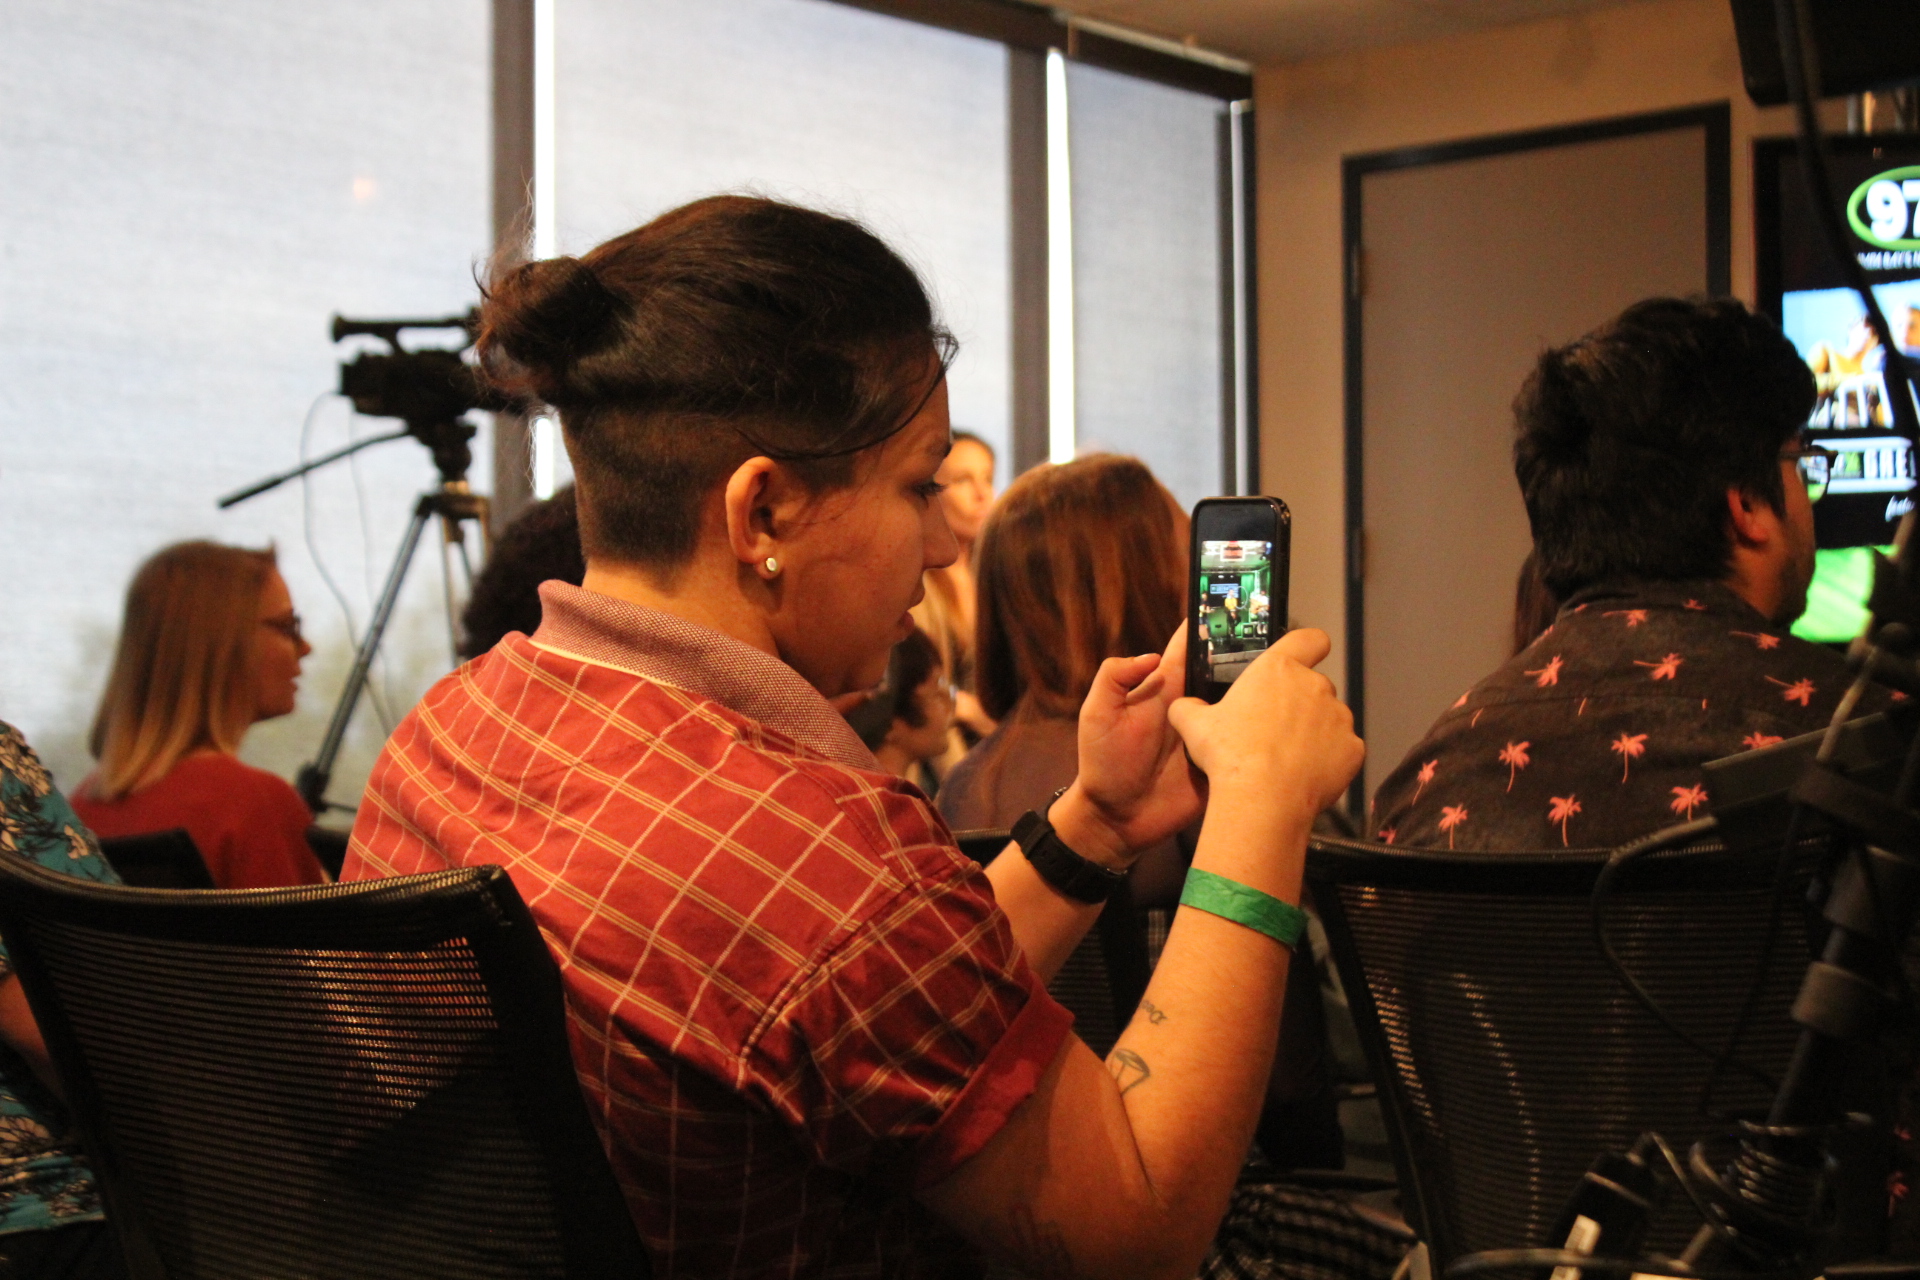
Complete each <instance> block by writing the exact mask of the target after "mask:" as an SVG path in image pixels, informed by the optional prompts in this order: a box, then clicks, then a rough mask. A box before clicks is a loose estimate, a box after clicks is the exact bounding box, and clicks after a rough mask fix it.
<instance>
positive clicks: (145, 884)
mask: <svg viewBox="0 0 1920 1280" xmlns="http://www.w3.org/2000/svg"><path fill="white" fill-rule="evenodd" d="M100 853H101V855H102V856H104V857H105V858H106V860H107V865H108V866H110V867H112V868H113V870H114V874H115V875H117V876H119V877H120V880H121V882H122V883H123V884H131V885H138V886H139V887H140V888H142V889H211V888H213V874H212V873H211V872H209V871H208V870H207V863H206V859H204V858H202V857H201V856H200V846H199V845H197V844H195V843H194V842H193V837H192V836H190V835H188V834H187V832H186V830H185V829H184V828H180V827H175V828H174V829H173V830H171V831H156V832H153V833H152V834H151V835H139V836H116V837H113V838H111V839H106V840H102V841H101V842H100Z"/></svg>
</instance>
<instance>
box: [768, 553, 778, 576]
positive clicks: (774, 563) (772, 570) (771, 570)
mask: <svg viewBox="0 0 1920 1280" xmlns="http://www.w3.org/2000/svg"><path fill="white" fill-rule="evenodd" d="M779 572H780V562H779V561H778V560H776V559H774V558H773V557H772V556H768V557H767V576H768V577H769V578H771V577H775V576H777V575H778V574H779Z"/></svg>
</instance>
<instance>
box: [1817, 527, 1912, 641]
mask: <svg viewBox="0 0 1920 1280" xmlns="http://www.w3.org/2000/svg"><path fill="white" fill-rule="evenodd" d="M1876 550H1877V551H1879V552H1880V554H1881V555H1884V556H1890V555H1892V554H1893V548H1892V547H1823V548H1820V549H1819V550H1816V551H1815V552H1814V553H1813V555H1814V566H1813V582H1812V583H1811V584H1810V585H1809V586H1808V587H1807V611H1806V612H1805V613H1803V614H1801V615H1800V621H1798V622H1796V623H1794V624H1793V634H1795V635H1796V636H1799V637H1800V638H1801V639H1802V640H1814V641H1819V642H1832V641H1847V640H1851V639H1853V638H1854V637H1855V636H1857V635H1859V634H1860V628H1861V627H1863V626H1865V625H1866V622H1867V596H1868V594H1869V593H1870V592H1871V591H1872V590H1873V553H1874V552H1875V551H1876Z"/></svg>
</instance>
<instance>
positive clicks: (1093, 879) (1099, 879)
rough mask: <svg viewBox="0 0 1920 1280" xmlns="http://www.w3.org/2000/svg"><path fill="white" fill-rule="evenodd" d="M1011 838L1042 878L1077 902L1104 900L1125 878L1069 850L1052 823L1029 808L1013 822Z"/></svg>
mask: <svg viewBox="0 0 1920 1280" xmlns="http://www.w3.org/2000/svg"><path fill="white" fill-rule="evenodd" d="M1056 798H1057V797H1056ZM1048 807H1049V808H1051V807H1052V806H1051V805H1049V806H1048ZM1013 839H1014V843H1016V844H1018V845H1019V846H1020V850H1021V852H1023V853H1025V854H1026V855H1027V862H1028V863H1029V864H1030V865H1031V866H1032V867H1033V869H1034V870H1035V871H1036V872H1038V873H1039V876H1040V878H1041V879H1042V880H1045V881H1046V882H1047V883H1048V884H1050V885H1052V886H1053V887H1054V888H1055V889H1058V890H1059V891H1060V892H1061V893H1064V894H1066V895H1067V896H1068V897H1069V898H1072V899H1074V900H1076V901H1078V902H1086V903H1096V902H1105V901H1106V900H1107V899H1108V898H1111V897H1112V896H1113V893H1114V890H1116V889H1118V888H1119V887H1120V886H1121V885H1123V884H1125V883H1126V881H1127V873H1126V872H1124V871H1115V870H1114V869H1113V868H1111V867H1103V866H1101V865H1100V864H1099V863H1097V862H1089V861H1087V859H1085V858H1083V857H1081V856H1080V855H1079V854H1077V853H1075V852H1074V851H1073V850H1072V849H1069V848H1068V847H1067V842H1066V841H1064V840H1062V839H1061V838H1060V835H1059V833H1058V832H1056V831H1055V830H1054V829H1053V823H1051V822H1049V821H1047V819H1046V818H1045V817H1043V816H1042V815H1040V814H1038V813H1035V812H1034V811H1033V810H1031V809H1029V810H1027V811H1026V812H1025V813H1023V814H1021V815H1020V820H1019V821H1018V822H1016V823H1014V824H1013Z"/></svg>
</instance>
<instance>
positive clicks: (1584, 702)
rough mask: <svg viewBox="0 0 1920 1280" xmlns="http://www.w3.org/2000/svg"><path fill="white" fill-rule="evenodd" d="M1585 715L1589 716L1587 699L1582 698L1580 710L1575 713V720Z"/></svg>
mask: <svg viewBox="0 0 1920 1280" xmlns="http://www.w3.org/2000/svg"><path fill="white" fill-rule="evenodd" d="M1585 714H1587V700H1586V699H1585V698H1582V699H1580V709H1579V710H1578V711H1576V712H1574V713H1573V718H1574V719H1576V720H1578V719H1579V718H1580V717H1581V716H1583V715H1585Z"/></svg>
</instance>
